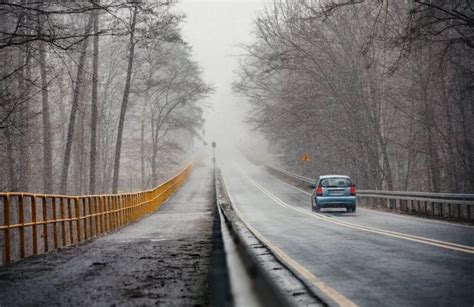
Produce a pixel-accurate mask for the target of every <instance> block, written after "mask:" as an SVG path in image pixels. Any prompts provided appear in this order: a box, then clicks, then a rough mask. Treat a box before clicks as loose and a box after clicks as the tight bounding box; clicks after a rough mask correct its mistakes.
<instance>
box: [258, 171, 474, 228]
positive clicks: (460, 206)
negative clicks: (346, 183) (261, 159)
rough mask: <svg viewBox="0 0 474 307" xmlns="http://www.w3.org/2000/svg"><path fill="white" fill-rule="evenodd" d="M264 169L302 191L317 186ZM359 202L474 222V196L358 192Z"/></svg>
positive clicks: (312, 181)
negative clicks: (310, 185)
mask: <svg viewBox="0 0 474 307" xmlns="http://www.w3.org/2000/svg"><path fill="white" fill-rule="evenodd" d="M265 168H266V169H267V170H268V171H269V172H270V173H274V174H276V175H279V176H280V177H285V178H286V179H289V180H291V181H293V182H294V183H295V184H297V185H298V186H300V187H302V188H308V184H314V183H315V179H311V178H308V177H304V176H301V175H297V174H293V173H291V172H288V171H287V170H284V169H282V168H279V167H276V166H271V165H265ZM357 202H358V204H360V205H362V206H366V207H372V208H386V209H391V210H395V211H403V212H414V213H417V214H422V215H430V216H442V217H448V218H457V219H465V220H474V212H473V211H474V209H473V208H474V194H458V193H425V192H406V191H382V190H357Z"/></svg>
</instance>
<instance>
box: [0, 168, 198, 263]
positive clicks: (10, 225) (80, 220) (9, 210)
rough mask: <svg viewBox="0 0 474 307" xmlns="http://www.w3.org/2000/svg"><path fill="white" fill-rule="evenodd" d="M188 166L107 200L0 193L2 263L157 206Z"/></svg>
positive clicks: (55, 246)
mask: <svg viewBox="0 0 474 307" xmlns="http://www.w3.org/2000/svg"><path fill="white" fill-rule="evenodd" d="M192 168H193V165H192V163H191V164H189V165H188V166H187V167H185V168H184V169H183V170H181V171H180V172H179V173H178V175H176V176H174V177H173V178H171V179H169V180H167V181H166V182H164V183H163V184H161V185H159V186H158V187H156V188H154V189H151V190H147V191H142V192H137V193H123V194H113V195H87V196H67V195H48V194H31V193H0V208H2V209H3V210H0V234H1V235H2V236H0V239H1V240H0V247H2V246H1V245H3V255H2V259H1V262H0V263H2V264H6V263H10V262H12V261H15V260H19V259H22V258H24V257H28V256H32V255H37V254H41V253H45V252H48V251H50V250H54V249H58V248H61V247H66V246H70V245H74V244H78V243H80V242H83V241H85V240H89V239H91V238H94V237H97V236H99V235H102V234H104V233H107V232H109V231H111V230H114V229H116V228H119V227H121V226H123V225H126V224H129V223H131V222H133V221H135V220H137V219H139V218H141V217H143V216H144V215H146V214H149V213H151V212H153V211H155V210H156V209H158V208H159V207H160V205H161V204H162V203H164V202H165V201H166V200H167V199H168V198H169V197H170V196H171V195H172V194H173V193H174V192H175V191H176V190H177V189H178V188H179V187H180V186H181V184H182V183H183V182H184V181H185V180H186V178H187V177H188V176H189V174H190V173H191V171H192Z"/></svg>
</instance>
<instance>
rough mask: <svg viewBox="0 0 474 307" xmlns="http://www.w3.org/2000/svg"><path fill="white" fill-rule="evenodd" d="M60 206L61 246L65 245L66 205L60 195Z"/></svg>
mask: <svg viewBox="0 0 474 307" xmlns="http://www.w3.org/2000/svg"><path fill="white" fill-rule="evenodd" d="M59 205H60V206H61V238H62V246H63V247H64V246H66V244H67V242H66V221H65V220H64V219H65V218H66V214H65V213H66V212H65V208H64V206H65V205H66V204H65V202H64V197H61V202H60V204H59Z"/></svg>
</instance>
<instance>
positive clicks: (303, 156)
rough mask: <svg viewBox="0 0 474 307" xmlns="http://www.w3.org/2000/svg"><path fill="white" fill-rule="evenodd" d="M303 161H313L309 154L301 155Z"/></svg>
mask: <svg viewBox="0 0 474 307" xmlns="http://www.w3.org/2000/svg"><path fill="white" fill-rule="evenodd" d="M300 159H301V161H311V156H310V155H309V154H308V153H304V154H302V155H301V158H300Z"/></svg>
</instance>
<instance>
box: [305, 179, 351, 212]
mask: <svg viewBox="0 0 474 307" xmlns="http://www.w3.org/2000/svg"><path fill="white" fill-rule="evenodd" d="M310 187H311V188H313V189H314V190H313V193H312V195H311V209H312V211H313V212H319V211H320V210H321V209H322V208H346V210H347V212H355V211H356V188H355V185H354V184H353V183H352V182H351V178H349V177H348V176H341V175H326V176H319V177H318V180H317V181H316V184H315V185H311V186H310Z"/></svg>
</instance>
